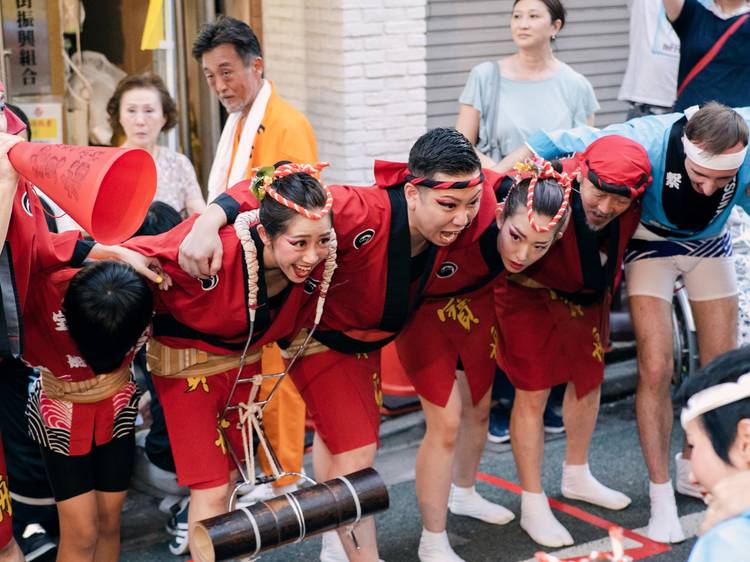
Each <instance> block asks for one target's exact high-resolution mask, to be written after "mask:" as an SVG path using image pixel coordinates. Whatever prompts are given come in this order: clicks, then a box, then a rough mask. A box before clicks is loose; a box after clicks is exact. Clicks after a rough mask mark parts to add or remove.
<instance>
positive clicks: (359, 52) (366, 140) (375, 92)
mask: <svg viewBox="0 0 750 562" xmlns="http://www.w3.org/2000/svg"><path fill="white" fill-rule="evenodd" d="M425 17H426V0H265V1H264V2H263V30H264V41H265V45H264V49H265V60H266V70H267V76H268V78H270V79H272V80H273V81H274V83H275V84H276V85H277V88H278V91H279V93H280V94H281V95H282V96H284V97H285V98H287V99H288V100H289V101H291V102H292V103H293V104H294V105H295V106H296V107H298V108H299V109H301V110H302V111H304V112H305V114H306V115H307V117H308V119H310V122H311V123H312V125H313V128H314V129H315V133H316V135H317V138H318V150H319V153H320V158H321V159H323V160H329V161H331V163H332V166H331V169H330V170H329V171H328V172H327V173H326V175H325V179H326V180H327V181H329V182H331V183H352V184H366V183H371V182H372V180H373V176H372V164H373V161H374V160H375V159H376V158H379V159H385V160H388V159H391V160H405V159H406V157H407V155H408V152H409V148H410V147H411V145H412V143H413V142H414V140H416V138H417V137H419V136H420V135H421V134H422V133H424V132H425V130H426V114H427V104H426V95H425V86H426V79H425V76H426V70H427V68H426V62H425V50H426V46H425V45H426V43H425V37H426V23H425Z"/></svg>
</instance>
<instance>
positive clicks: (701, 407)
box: [680, 373, 750, 429]
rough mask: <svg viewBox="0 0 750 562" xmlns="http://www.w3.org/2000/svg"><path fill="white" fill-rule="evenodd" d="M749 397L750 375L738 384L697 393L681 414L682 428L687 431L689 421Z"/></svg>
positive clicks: (726, 383)
mask: <svg viewBox="0 0 750 562" xmlns="http://www.w3.org/2000/svg"><path fill="white" fill-rule="evenodd" d="M748 397H750V373H746V374H744V375H742V376H741V377H740V378H739V379H737V382H725V383H722V384H717V385H716V386H712V387H710V388H706V389H705V390H701V391H700V392H696V393H695V394H693V395H692V396H691V397H690V399H689V400H688V401H687V405H686V406H685V407H684V408H683V409H682V413H681V414H680V423H681V424H682V428H683V429H685V426H687V424H688V422H689V421H692V420H694V419H695V418H697V417H698V416H702V415H703V414H705V413H706V412H710V411H711V410H715V409H716V408H721V407H722V406H726V405H727V404H731V403H732V402H738V401H739V400H742V399H744V398H748Z"/></svg>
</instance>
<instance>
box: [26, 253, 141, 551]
mask: <svg viewBox="0 0 750 562" xmlns="http://www.w3.org/2000/svg"><path fill="white" fill-rule="evenodd" d="M29 297H30V298H29V304H28V306H27V312H26V317H25V325H24V333H25V338H26V346H25V349H24V360H25V361H26V362H27V363H29V364H30V365H33V366H35V367H38V368H39V369H40V370H41V373H42V375H41V377H40V379H39V380H38V381H37V382H36V383H35V385H34V387H33V389H32V392H31V396H30V399H29V404H28V407H27V416H28V421H29V433H30V435H31V436H32V438H33V439H34V440H35V441H36V442H37V443H39V445H40V446H41V450H42V457H43V459H44V464H45V466H46V469H47V474H48V477H49V479H50V482H51V485H52V490H53V493H54V496H55V500H56V502H57V508H58V512H59V516H60V517H59V518H60V545H59V557H60V558H62V559H70V560H82V561H84V560H91V561H92V562H93V561H94V560H96V561H97V562H99V561H113V562H114V561H116V560H117V558H118V555H119V545H120V540H119V539H120V531H119V528H120V512H121V511H122V505H123V502H124V501H125V495H126V493H127V489H128V486H129V483H130V476H131V472H132V466H133V453H134V447H135V441H134V435H135V434H134V426H135V417H136V414H137V411H138V395H139V393H138V390H137V387H136V385H135V381H134V379H133V375H132V373H131V371H130V363H131V361H132V359H133V356H134V354H135V352H136V351H137V349H138V348H139V347H140V346H142V345H143V344H144V343H145V341H146V338H147V337H148V333H149V332H148V331H149V324H150V321H151V316H152V314H153V295H152V293H151V288H150V287H149V285H148V283H147V282H146V280H145V279H144V278H143V277H141V276H140V275H139V274H138V273H136V272H135V271H134V270H133V269H132V268H131V267H130V266H128V265H125V264H122V263H117V262H112V261H101V262H97V263H94V264H93V265H88V266H86V267H84V268H82V269H80V270H77V269H72V268H62V269H55V270H49V271H45V272H43V273H42V274H40V275H38V276H37V277H35V278H34V281H33V282H32V284H31V287H30V294H29Z"/></svg>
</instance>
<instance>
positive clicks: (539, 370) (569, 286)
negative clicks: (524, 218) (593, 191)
mask: <svg viewBox="0 0 750 562" xmlns="http://www.w3.org/2000/svg"><path fill="white" fill-rule="evenodd" d="M571 166H573V167H575V166H576V162H575V160H574V159H569V160H567V161H566V162H565V167H566V169H570V167H571ZM571 210H572V216H571V220H570V223H569V224H568V226H567V229H566V231H565V232H564V234H563V236H562V238H561V239H560V240H559V241H557V242H556V243H555V244H554V245H553V247H552V248H551V249H550V251H549V252H548V253H547V255H546V256H544V257H543V258H542V259H541V260H539V261H538V262H537V263H536V264H534V265H533V266H531V267H529V268H528V269H526V270H524V271H522V272H521V273H520V274H518V275H514V276H508V277H505V276H504V277H502V278H501V279H499V280H498V283H497V285H496V287H495V311H496V314H497V321H498V327H499V330H498V365H499V366H500V368H502V369H503V370H504V371H505V372H506V374H507V375H508V378H509V379H510V381H511V382H512V383H513V385H514V386H515V387H516V388H520V389H522V390H540V389H544V388H550V387H552V386H555V385H558V384H562V383H565V382H568V381H572V382H574V383H575V385H576V393H577V395H578V396H579V397H580V396H584V395H585V394H587V393H588V392H590V391H591V390H593V389H595V388H596V387H598V386H599V385H600V384H601V381H602V378H603V376H604V352H605V348H606V346H607V344H608V336H609V307H610V303H611V296H612V292H613V291H614V288H615V287H616V286H617V284H618V283H619V280H620V276H621V270H622V261H623V257H624V254H625V247H626V246H627V243H628V241H629V240H630V238H631V236H632V235H633V233H634V232H635V229H636V227H637V226H638V222H639V220H640V216H641V206H640V201H635V202H633V203H632V204H631V205H630V207H629V208H628V209H627V210H626V211H625V212H624V213H623V214H622V215H620V216H619V217H617V218H615V219H614V220H613V221H612V222H610V223H609V225H608V226H607V227H605V229H603V231H602V233H603V238H597V235H596V233H594V232H593V231H592V230H590V229H589V228H588V227H587V225H586V222H585V215H584V213H583V208H582V206H581V199H580V195H579V194H578V191H577V190H574V192H573V194H572V197H571ZM602 255H606V258H607V260H606V262H605V264H604V265H602ZM539 286H542V287H544V288H539Z"/></svg>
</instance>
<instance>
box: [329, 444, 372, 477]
mask: <svg viewBox="0 0 750 562" xmlns="http://www.w3.org/2000/svg"><path fill="white" fill-rule="evenodd" d="M376 451H377V449H376V448H375V444H372V445H366V446H364V447H360V448H359V449H354V450H352V451H346V452H344V453H340V454H338V455H334V456H333V462H332V465H331V466H332V469H333V473H334V474H336V475H343V474H349V473H351V472H356V471H358V470H362V469H363V468H369V467H371V466H372V465H373V463H374V462H375V453H376Z"/></svg>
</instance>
